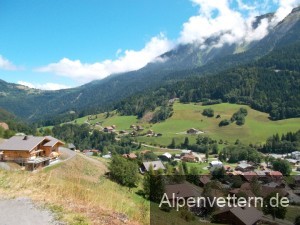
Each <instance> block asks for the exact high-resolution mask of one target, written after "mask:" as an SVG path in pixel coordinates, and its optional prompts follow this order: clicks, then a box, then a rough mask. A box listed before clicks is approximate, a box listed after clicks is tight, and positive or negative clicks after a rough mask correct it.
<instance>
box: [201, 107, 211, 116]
mask: <svg viewBox="0 0 300 225" xmlns="http://www.w3.org/2000/svg"><path fill="white" fill-rule="evenodd" d="M202 115H203V116H207V117H214V110H213V109H211V108H209V109H204V110H203V113H202Z"/></svg>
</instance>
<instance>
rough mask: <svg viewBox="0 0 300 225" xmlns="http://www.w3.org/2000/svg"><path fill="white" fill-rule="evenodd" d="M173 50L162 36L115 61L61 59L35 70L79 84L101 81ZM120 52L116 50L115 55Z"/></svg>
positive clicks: (140, 66)
mask: <svg viewBox="0 0 300 225" xmlns="http://www.w3.org/2000/svg"><path fill="white" fill-rule="evenodd" d="M172 48H173V44H172V42H171V41H169V40H168V39H167V38H166V37H165V36H164V35H163V34H160V35H158V36H156V37H153V38H152V39H151V40H150V41H149V42H148V43H147V44H146V45H145V47H144V48H143V49H141V50H140V51H134V50H126V51H125V52H124V54H123V55H122V56H119V57H118V59H116V60H105V61H102V62H95V63H92V64H90V63H82V62H81V61H80V60H71V59H68V58H63V59H61V60H60V61H59V62H57V63H51V64H49V65H47V66H44V67H40V68H37V69H36V71H37V72H49V73H55V74H57V75H61V76H66V77H70V78H73V79H76V80H79V81H81V82H88V81H91V80H95V79H103V78H105V77H107V76H108V75H110V74H115V73H122V72H128V71H133V70H138V69H140V68H142V67H144V66H145V65H146V64H148V63H149V62H151V61H153V60H156V58H157V57H158V56H159V55H161V54H163V53H165V52H166V51H169V50H170V49H172ZM120 53H121V51H120V50H118V51H117V54H120Z"/></svg>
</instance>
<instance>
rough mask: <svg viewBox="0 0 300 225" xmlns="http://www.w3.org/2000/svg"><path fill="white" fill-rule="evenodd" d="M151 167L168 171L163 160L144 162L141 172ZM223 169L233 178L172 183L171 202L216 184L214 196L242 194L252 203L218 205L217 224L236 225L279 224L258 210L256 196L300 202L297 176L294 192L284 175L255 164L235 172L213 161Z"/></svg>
mask: <svg viewBox="0 0 300 225" xmlns="http://www.w3.org/2000/svg"><path fill="white" fill-rule="evenodd" d="M150 165H152V168H153V169H154V170H158V169H162V170H164V169H165V167H164V165H163V164H162V162H161V161H154V162H144V163H143V166H142V168H141V172H146V171H149V168H150ZM222 167H224V168H225V170H227V175H228V177H229V178H231V179H224V180H221V181H219V180H213V176H212V175H199V180H198V185H195V184H191V183H189V182H187V181H185V182H183V183H179V184H168V185H166V187H165V194H166V195H167V196H168V199H169V201H170V202H173V200H175V199H176V198H184V199H186V200H188V199H189V198H197V197H201V196H202V192H203V190H204V187H205V186H206V185H208V184H209V183H211V182H214V183H215V184H214V185H213V186H211V188H212V190H211V193H212V196H214V197H225V198H226V197H227V196H232V197H233V196H238V195H239V194H241V193H242V194H243V196H245V198H246V199H247V201H250V202H249V204H247V206H246V207H239V206H238V207H236V206H235V207H233V206H231V207H228V206H226V207H224V208H218V206H216V208H215V211H214V213H213V220H214V222H215V223H222V224H235V225H255V224H276V223H272V222H273V221H272V218H271V217H266V216H264V215H263V213H262V211H261V210H259V208H255V207H254V206H255V204H254V199H255V197H258V196H259V197H261V198H262V199H264V198H266V197H267V196H269V195H270V194H272V193H278V195H279V196H280V197H287V198H289V199H290V201H291V202H292V201H293V202H295V203H300V196H298V197H296V198H295V195H296V194H300V176H295V177H294V184H293V189H291V188H288V187H287V186H288V185H287V184H286V182H285V180H284V179H283V175H282V173H280V172H278V171H272V170H266V169H265V168H263V167H261V166H259V169H260V170H258V169H256V166H255V165H254V164H253V163H251V162H246V161H241V162H240V163H239V164H238V165H237V166H236V167H235V168H234V169H231V168H230V167H226V166H224V165H223V164H222V162H220V161H212V162H211V163H210V168H222ZM237 176H238V177H240V180H241V184H240V186H239V187H235V186H234V185H233V182H234V181H233V178H234V177H237ZM254 177H255V178H256V181H257V182H258V184H259V186H257V188H253V186H252V185H251V183H252V182H253V178H254ZM174 198H175V199H174ZM249 199H250V200H249ZM251 199H252V200H251ZM197 207H199V206H197ZM201 207H202V208H201ZM189 210H190V211H191V212H195V213H197V214H198V215H201V212H205V209H204V206H200V208H197V209H196V208H189ZM199 212H200V213H199Z"/></svg>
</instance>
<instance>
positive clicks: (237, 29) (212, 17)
mask: <svg viewBox="0 0 300 225" xmlns="http://www.w3.org/2000/svg"><path fill="white" fill-rule="evenodd" d="M234 1H235V3H236V4H237V6H238V7H237V8H233V7H232V5H231V4H232V3H233V2H234ZM271 1H273V3H274V2H275V3H277V4H278V5H279V8H278V10H277V12H276V14H275V18H274V19H273V21H272V22H269V21H268V20H267V19H264V20H262V21H261V23H260V24H259V26H258V27H257V28H256V29H253V27H252V23H253V21H254V20H255V17H256V16H258V15H261V14H263V13H267V12H268V11H269V10H270V9H269V7H270V5H271V4H270V3H271ZM192 2H193V3H194V4H196V5H197V6H199V8H200V9H199V14H198V15H196V16H192V17H190V19H189V20H188V21H187V22H186V23H184V24H183V29H182V31H181V36H180V38H179V42H180V43H198V44H200V47H201V48H203V46H205V41H206V40H207V39H208V38H211V37H219V40H218V42H217V43H216V45H215V47H221V46H223V45H224V44H225V43H228V44H232V43H244V42H251V41H256V40H260V39H262V38H263V37H265V36H266V35H267V34H268V32H269V30H270V28H272V27H273V26H275V25H276V24H277V23H278V22H280V21H281V20H282V19H284V18H285V17H286V16H287V15H288V14H289V13H290V12H291V10H292V8H293V7H295V6H297V5H299V4H300V0H263V1H247V3H245V0H209V1H207V0H192Z"/></svg>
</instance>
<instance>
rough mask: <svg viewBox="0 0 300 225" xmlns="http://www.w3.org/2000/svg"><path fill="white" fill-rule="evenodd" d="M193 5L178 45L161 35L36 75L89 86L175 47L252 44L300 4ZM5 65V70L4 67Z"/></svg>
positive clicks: (293, 0) (236, 1)
mask: <svg viewBox="0 0 300 225" xmlns="http://www.w3.org/2000/svg"><path fill="white" fill-rule="evenodd" d="M191 1H192V3H193V4H194V5H195V6H196V7H198V8H199V11H198V14H197V15H194V16H192V17H190V18H189V20H188V21H187V22H185V23H184V24H183V26H182V30H181V32H180V36H179V38H178V39H177V40H176V41H172V40H169V39H168V38H167V37H166V36H165V35H163V34H159V35H158V36H156V37H153V38H152V39H151V40H150V41H149V42H148V43H146V44H145V47H144V48H143V49H141V50H125V51H122V50H121V49H118V50H117V52H116V59H115V60H112V59H107V60H104V61H102V62H94V63H85V62H82V61H81V60H79V59H76V60H73V59H70V58H67V57H65V58H62V59H61V60H59V61H58V62H54V63H50V64H48V65H45V66H42V67H39V68H36V69H35V71H36V72H42V73H54V74H57V75H60V76H65V77H69V78H71V79H73V80H76V81H79V82H80V83H86V82H89V81H92V80H95V79H103V78H105V77H107V76H109V75H111V74H116V73H123V72H128V71H134V70H138V69H140V68H142V67H144V66H145V65H147V64H148V63H149V62H152V61H155V60H157V61H160V59H159V58H157V57H158V56H159V55H161V54H163V53H165V52H167V51H169V50H171V49H172V48H173V47H174V46H175V45H176V44H188V43H197V44H199V45H200V47H201V48H206V47H207V46H206V40H207V39H209V38H211V39H213V40H214V43H213V46H214V47H216V48H218V47H221V46H223V45H224V44H233V43H238V44H242V43H250V42H252V41H257V40H260V39H262V38H263V37H265V36H266V35H267V34H268V32H269V31H270V29H272V27H274V26H275V25H276V24H278V22H280V21H281V20H283V19H284V18H285V17H286V16H287V15H288V14H289V13H290V12H291V10H292V9H293V8H294V7H296V6H298V5H299V4H300V0H254V1H246V0H209V1H207V0H191ZM271 3H272V4H271ZM274 4H275V5H277V6H278V10H277V12H276V13H275V15H274V17H273V19H272V20H269V19H268V18H265V19H262V20H261V21H260V23H259V24H258V26H256V27H253V22H254V21H255V20H256V16H259V15H261V14H263V13H267V12H269V11H271V9H270V8H269V7H270V5H274ZM175 43H176V44H175ZM2 61H3V59H2ZM3 62H4V63H3ZM3 62H2V64H3V65H5V62H6V65H7V66H6V67H9V66H8V65H10V64H9V62H8V61H3ZM3 65H2V67H4V66H3ZM0 67H1V58H0Z"/></svg>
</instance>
